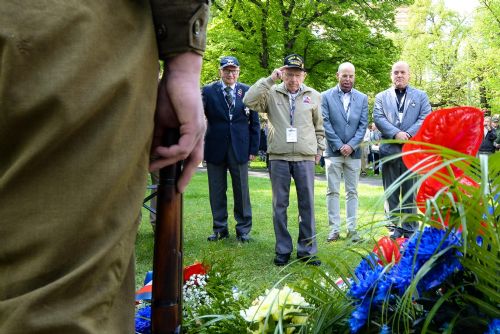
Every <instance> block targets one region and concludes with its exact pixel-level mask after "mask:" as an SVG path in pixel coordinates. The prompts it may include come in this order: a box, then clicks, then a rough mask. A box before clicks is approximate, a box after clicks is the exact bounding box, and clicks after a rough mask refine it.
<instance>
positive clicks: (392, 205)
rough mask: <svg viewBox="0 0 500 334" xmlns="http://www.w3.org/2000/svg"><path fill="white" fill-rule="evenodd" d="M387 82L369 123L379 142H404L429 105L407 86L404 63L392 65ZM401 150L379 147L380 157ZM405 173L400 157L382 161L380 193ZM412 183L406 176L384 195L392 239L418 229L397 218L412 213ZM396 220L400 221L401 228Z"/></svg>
mask: <svg viewBox="0 0 500 334" xmlns="http://www.w3.org/2000/svg"><path fill="white" fill-rule="evenodd" d="M391 79H392V83H393V87H391V88H389V89H387V90H385V91H383V92H381V93H379V94H377V96H376V97H375V106H374V108H373V120H374V121H375V124H376V125H377V128H378V129H379V130H380V132H381V133H382V139H397V140H402V141H406V140H409V139H410V138H411V137H413V136H414V135H415V134H416V133H417V131H418V129H420V126H421V125H422V122H423V121H424V119H425V117H427V115H429V113H430V112H431V105H430V103H429V98H428V97H427V94H426V93H425V92H423V91H421V90H418V89H415V88H413V87H411V86H409V85H408V81H409V80H410V66H409V65H408V63H406V62H404V61H398V62H397V63H395V64H394V65H393V66H392V71H391ZM402 147H403V145H402V144H382V145H380V158H384V157H387V156H391V155H397V154H399V153H401V149H402ZM407 170H408V169H407V168H406V166H405V164H404V163H403V159H402V158H401V157H394V158H393V159H390V160H388V161H384V162H383V164H382V181H383V184H384V190H385V191H386V192H387V189H388V188H389V187H390V186H391V185H392V184H393V183H394V182H395V181H396V179H397V178H398V177H400V176H401V175H402V174H404V173H405V172H406V171H407ZM414 176H415V175H414ZM414 183H415V180H414V178H413V177H411V175H410V177H408V178H406V180H405V182H402V183H401V185H400V187H398V189H396V190H395V191H393V192H391V193H390V194H388V193H386V196H387V204H388V209H389V215H391V216H392V217H391V219H392V220H393V222H394V224H395V226H394V233H393V234H392V235H391V237H392V238H399V237H401V236H405V237H409V236H410V235H412V234H413V232H415V230H416V229H417V227H418V224H417V223H416V222H411V221H405V219H404V216H400V215H399V214H401V213H415V212H416V206H415V203H414V198H415V194H414V191H413V190H412V189H411V188H412V187H413V185H414ZM400 197H401V198H400ZM401 202H403V203H401ZM400 220H402V223H401V225H400V224H399V221H400Z"/></svg>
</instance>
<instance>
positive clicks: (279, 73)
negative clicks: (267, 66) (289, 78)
mask: <svg viewBox="0 0 500 334" xmlns="http://www.w3.org/2000/svg"><path fill="white" fill-rule="evenodd" d="M285 68H286V67H285V66H281V67H280V68H276V69H274V71H273V72H272V73H271V79H273V80H274V81H277V80H282V78H283V70H284V69H285Z"/></svg>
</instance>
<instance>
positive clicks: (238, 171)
mask: <svg viewBox="0 0 500 334" xmlns="http://www.w3.org/2000/svg"><path fill="white" fill-rule="evenodd" d="M228 170H229V174H230V175H231V183H232V186H233V198H234V211H233V212H234V219H235V220H236V234H237V235H241V234H248V233H250V230H251V228H252V208H251V205H250V193H249V189H248V163H246V162H245V163H242V164H240V163H238V162H237V161H236V158H235V155H234V151H233V148H232V147H231V146H229V149H228V151H227V153H226V158H225V161H224V162H222V163H220V164H213V163H208V162H207V172H208V191H209V194H210V207H211V209H212V218H213V230H214V232H222V231H226V230H227V229H228V226H227V217H228V213H227V195H226V192H227V171H228Z"/></svg>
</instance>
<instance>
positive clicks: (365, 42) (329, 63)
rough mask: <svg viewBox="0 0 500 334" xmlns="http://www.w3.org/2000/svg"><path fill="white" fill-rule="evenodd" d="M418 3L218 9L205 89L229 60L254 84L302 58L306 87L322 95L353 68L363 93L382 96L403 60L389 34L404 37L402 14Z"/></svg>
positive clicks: (313, 1) (232, 0)
mask: <svg viewBox="0 0 500 334" xmlns="http://www.w3.org/2000/svg"><path fill="white" fill-rule="evenodd" d="M412 2H413V1H410V0H399V1H386V0H383V1H361V2H360V1H324V0H310V1H285V0H277V1H256V0H216V1H213V5H212V15H213V18H212V21H211V22H210V23H209V30H208V43H207V51H206V53H205V63H204V71H203V74H202V81H203V82H204V83H207V82H210V81H213V80H215V79H217V67H218V59H220V57H221V56H223V55H227V54H232V55H234V56H236V57H238V59H239V60H240V63H241V78H240V79H241V81H242V82H247V83H249V84H252V83H254V82H255V81H256V80H257V79H259V78H261V77H263V76H267V75H269V74H270V72H271V71H272V69H274V68H276V67H280V66H281V65H282V60H283V57H284V56H286V55H287V54H290V53H298V54H300V55H302V56H304V58H305V63H306V70H307V72H308V73H309V76H308V78H307V79H306V84H308V85H310V86H311V87H314V88H315V89H316V90H318V91H322V90H326V89H327V88H330V87H332V86H334V85H335V84H336V83H337V80H336V78H335V73H336V71H337V67H338V65H339V64H340V63H342V62H345V61H350V62H352V63H353V64H354V65H355V66H357V68H358V70H359V71H358V73H357V79H358V80H357V85H358V87H359V89H360V90H362V91H364V92H366V93H375V92H378V91H380V90H381V87H386V86H387V84H388V83H389V77H388V73H389V70H390V66H391V64H392V63H393V62H394V61H395V60H396V59H397V58H398V54H399V50H398V49H397V48H396V47H395V46H394V44H393V42H392V41H391V40H390V39H389V38H388V37H386V34H385V33H386V32H388V31H395V30H396V28H395V25H394V14H395V9H396V8H397V7H398V6H401V5H405V4H409V3H412Z"/></svg>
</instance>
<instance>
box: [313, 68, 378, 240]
mask: <svg viewBox="0 0 500 334" xmlns="http://www.w3.org/2000/svg"><path fill="white" fill-rule="evenodd" d="M354 78H355V68H354V65H353V64H351V63H343V64H341V65H340V66H339V68H338V72H337V79H338V82H339V83H338V85H337V86H335V87H333V88H330V89H329V90H327V91H326V92H323V93H322V94H321V109H322V113H323V126H324V128H325V137H326V141H327V145H326V151H325V154H324V156H325V168H326V179H327V182H328V189H327V193H326V205H327V209H328V224H329V225H330V233H329V235H328V239H327V241H328V242H334V241H337V240H339V237H340V199H339V191H340V180H341V178H342V174H343V175H344V182H345V191H346V221H347V239H350V240H351V241H353V242H358V241H359V240H360V237H359V235H358V233H357V231H356V216H357V211H358V181H359V173H360V170H361V150H362V148H361V147H360V144H361V142H362V141H363V137H364V136H365V133H366V128H367V126H368V97H367V96H366V95H365V94H363V93H361V92H360V91H358V90H356V89H353V88H352V87H353V85H354Z"/></svg>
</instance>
